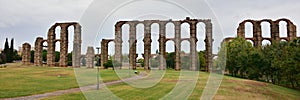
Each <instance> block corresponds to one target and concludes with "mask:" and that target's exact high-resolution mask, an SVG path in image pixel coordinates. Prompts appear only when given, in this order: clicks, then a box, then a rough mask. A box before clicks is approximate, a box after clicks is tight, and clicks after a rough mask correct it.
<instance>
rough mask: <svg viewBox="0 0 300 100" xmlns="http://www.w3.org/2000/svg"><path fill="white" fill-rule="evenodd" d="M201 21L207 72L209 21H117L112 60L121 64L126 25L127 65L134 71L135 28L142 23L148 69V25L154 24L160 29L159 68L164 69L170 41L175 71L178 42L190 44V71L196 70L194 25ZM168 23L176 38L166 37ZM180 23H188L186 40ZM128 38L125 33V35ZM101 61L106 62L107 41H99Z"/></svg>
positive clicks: (178, 52) (149, 53)
mask: <svg viewBox="0 0 300 100" xmlns="http://www.w3.org/2000/svg"><path fill="white" fill-rule="evenodd" d="M200 22H203V23H204V24H205V25H206V28H205V29H206V32H205V34H206V35H205V36H206V37H205V38H206V39H205V47H206V49H207V50H206V51H207V52H206V59H207V60H206V63H207V66H206V70H207V71H208V70H209V67H210V66H212V43H213V39H212V23H211V20H210V19H190V18H189V17H187V18H186V19H184V20H179V21H172V20H144V21H119V22H117V23H116V24H115V39H114V42H115V55H114V57H115V58H114V59H115V60H116V61H118V62H122V42H123V40H122V26H123V25H124V24H129V26H130V29H129V31H130V33H129V41H128V42H129V44H130V50H129V62H130V66H131V68H132V69H135V68H136V58H137V55H136V25H137V24H140V23H142V24H144V39H143V42H144V54H143V57H144V69H145V70H148V69H150V68H149V67H150V66H149V59H150V58H151V42H152V40H151V25H152V24H153V23H158V24H159V27H160V30H159V54H160V56H159V57H160V61H159V63H160V66H159V69H166V63H165V61H164V60H165V57H166V51H165V50H166V49H165V48H166V47H165V46H166V42H167V41H168V40H172V41H174V43H175V70H180V69H181V59H180V51H181V49H180V48H181V42H182V41H183V40H188V41H189V42H190V52H191V54H190V57H191V68H190V69H191V70H198V69H199V68H197V66H198V65H197V64H198V60H197V59H198V55H197V51H196V43H197V41H198V39H197V38H196V36H197V30H196V29H197V23H200ZM167 23H173V24H174V26H175V38H172V39H171V38H169V39H167V38H166V33H165V31H166V29H165V27H166V24H167ZM182 23H188V24H190V36H191V37H190V38H189V39H183V38H181V33H180V32H181V31H180V30H181V24H182ZM126 35H127V34H126ZM101 47H102V48H101V55H102V56H101V57H102V58H101V60H102V61H101V62H106V60H105V59H106V57H107V56H108V55H107V49H106V48H107V42H104V41H103V40H102V42H101Z"/></svg>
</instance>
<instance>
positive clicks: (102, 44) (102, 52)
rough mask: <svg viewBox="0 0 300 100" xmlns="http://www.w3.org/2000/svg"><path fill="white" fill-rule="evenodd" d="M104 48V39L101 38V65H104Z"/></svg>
mask: <svg viewBox="0 0 300 100" xmlns="http://www.w3.org/2000/svg"><path fill="white" fill-rule="evenodd" d="M104 50H105V40H104V39H102V41H101V61H100V63H101V67H104V63H105V62H104V59H105V58H104V57H105V55H104V52H105V51H104Z"/></svg>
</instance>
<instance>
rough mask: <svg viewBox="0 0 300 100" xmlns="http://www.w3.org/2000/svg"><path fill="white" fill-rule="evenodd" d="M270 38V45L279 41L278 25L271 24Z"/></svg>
mask: <svg viewBox="0 0 300 100" xmlns="http://www.w3.org/2000/svg"><path fill="white" fill-rule="evenodd" d="M271 37H272V39H271V40H272V41H271V42H272V43H274V41H273V40H275V41H280V37H279V24H278V23H271Z"/></svg>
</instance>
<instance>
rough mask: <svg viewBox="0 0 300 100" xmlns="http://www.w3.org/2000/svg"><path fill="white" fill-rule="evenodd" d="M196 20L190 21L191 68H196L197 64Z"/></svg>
mask: <svg viewBox="0 0 300 100" xmlns="http://www.w3.org/2000/svg"><path fill="white" fill-rule="evenodd" d="M196 24H197V22H195V21H191V22H190V53H191V54H190V56H191V70H193V71H195V70H197V64H198V53H197V50H196V43H197V35H196V34H197V25H196Z"/></svg>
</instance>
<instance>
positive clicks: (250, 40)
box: [246, 39, 254, 47]
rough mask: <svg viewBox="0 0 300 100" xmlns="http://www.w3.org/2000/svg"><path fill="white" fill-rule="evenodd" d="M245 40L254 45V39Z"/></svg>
mask: <svg viewBox="0 0 300 100" xmlns="http://www.w3.org/2000/svg"><path fill="white" fill-rule="evenodd" d="M246 41H248V42H250V43H251V44H252V46H253V47H254V41H253V40H252V39H246Z"/></svg>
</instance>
